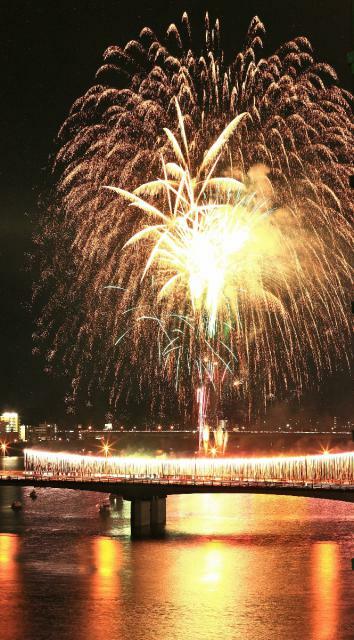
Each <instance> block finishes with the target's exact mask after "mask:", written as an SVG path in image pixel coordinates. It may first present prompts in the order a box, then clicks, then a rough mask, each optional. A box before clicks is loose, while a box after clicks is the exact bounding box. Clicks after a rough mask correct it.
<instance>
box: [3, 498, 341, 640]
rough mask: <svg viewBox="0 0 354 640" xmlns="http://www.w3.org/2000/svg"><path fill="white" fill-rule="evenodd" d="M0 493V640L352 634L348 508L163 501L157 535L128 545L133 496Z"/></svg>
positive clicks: (290, 639) (237, 639)
mask: <svg viewBox="0 0 354 640" xmlns="http://www.w3.org/2000/svg"><path fill="white" fill-rule="evenodd" d="M18 491H19V489H14V488H7V489H3V490H1V492H0V612H1V619H0V637H1V640H42V639H43V640H57V639H58V638H65V640H106V639H114V640H115V639H116V638H117V640H118V639H119V640H161V639H163V640H210V639H213V640H259V639H264V640H268V639H269V640H284V639H285V638H286V639H287V640H299V639H302V638H304V639H307V638H309V639H311V640H349V639H350V640H352V638H353V637H354V622H353V616H352V612H351V610H352V604H353V595H354V574H353V572H352V571H351V555H354V554H353V548H352V533H353V521H354V513H353V506H352V505H350V504H346V503H340V502H338V503H337V502H330V501H325V500H323V501H319V500H313V499H306V498H291V497H282V496H257V495H219V496H218V495H200V496H198V495H191V496H175V497H170V498H168V514H167V534H166V537H165V539H163V540H140V541H134V542H132V541H131V540H130V535H129V531H130V529H129V504H128V503H123V504H120V503H119V501H118V503H117V509H116V510H115V511H113V512H112V515H111V517H109V518H101V517H100V516H99V515H98V511H97V503H99V502H101V501H102V500H103V499H104V496H102V495H100V494H92V493H91V494H90V493H83V492H73V491H65V490H54V489H53V490H39V491H38V499H37V500H36V501H34V502H32V501H31V500H30V498H29V491H30V489H24V490H23V493H22V500H23V502H24V510H23V513H13V512H12V511H11V509H10V504H11V502H12V500H13V499H14V497H18V493H16V492H18Z"/></svg>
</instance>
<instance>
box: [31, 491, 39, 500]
mask: <svg viewBox="0 0 354 640" xmlns="http://www.w3.org/2000/svg"><path fill="white" fill-rule="evenodd" d="M29 495H30V498H31V499H32V500H36V499H37V498H38V496H37V493H36V491H35V490H34V489H32V491H31V493H30V494H29Z"/></svg>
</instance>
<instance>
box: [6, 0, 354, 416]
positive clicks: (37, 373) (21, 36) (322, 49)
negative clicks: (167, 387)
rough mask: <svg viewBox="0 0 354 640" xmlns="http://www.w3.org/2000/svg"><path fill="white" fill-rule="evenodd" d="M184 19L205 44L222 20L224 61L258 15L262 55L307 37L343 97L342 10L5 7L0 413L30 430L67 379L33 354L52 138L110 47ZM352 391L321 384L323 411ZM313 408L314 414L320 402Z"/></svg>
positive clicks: (242, 1) (56, 402) (297, 0)
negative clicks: (41, 213) (206, 22)
mask: <svg viewBox="0 0 354 640" xmlns="http://www.w3.org/2000/svg"><path fill="white" fill-rule="evenodd" d="M184 10H187V11H188V13H189V15H190V18H191V23H192V30H193V33H194V41H195V42H198V38H202V36H203V17H204V14H205V10H209V12H210V15H211V17H212V18H216V17H219V18H220V19H221V27H222V42H223V47H224V50H225V53H226V55H227V56H231V54H232V53H233V52H237V51H238V50H239V49H240V47H241V46H242V44H243V40H244V37H245V33H246V31H247V27H248V25H249V22H250V20H251V19H252V17H253V16H254V15H255V14H258V16H259V17H260V19H261V20H262V21H263V22H264V24H265V27H266V30H267V35H266V37H265V39H264V42H265V51H264V53H265V55H269V54H270V53H271V52H273V51H274V49H276V48H277V47H278V46H279V45H281V44H282V43H283V42H284V41H286V40H289V39H292V38H293V37H296V36H299V35H304V36H307V37H308V38H309V40H310V41H311V43H312V45H313V47H314V51H315V56H316V58H317V59H318V60H321V61H326V62H328V63H329V64H331V65H332V66H333V67H334V68H335V70H336V71H337V74H338V76H339V83H340V85H341V86H342V87H344V88H346V89H349V90H351V89H352V86H351V83H352V76H351V72H350V67H349V65H348V63H347V54H348V52H349V51H350V50H351V49H353V45H352V42H351V24H352V20H351V1H350V0H340V1H338V0H263V1H262V0H258V1H257V0H238V1H237V2H236V1H234V2H231V1H230V0H224V1H222V2H215V1H213V0H210V1H209V2H207V0H205V1H204V2H200V1H190V2H189V3H184V2H180V1H177V0H165V1H163V2H161V1H153V0H150V1H147V0H145V2H127V1H125V2H121V0H116V1H114V2H113V1H111V0H91V1H90V0H81V1H75V0H72V1H69V2H68V1H65V0H61V1H60V2H54V1H53V0H52V1H50V0H49V1H48V0H2V2H1V8H0V17H1V24H2V28H3V33H2V36H1V39H0V47H1V61H2V64H1V96H2V99H1V110H2V122H1V125H2V126H1V129H2V137H1V139H2V148H1V165H0V166H1V173H0V176H1V183H2V186H1V217H0V230H1V231H0V269H1V284H0V286H1V313H0V340H1V350H0V354H1V374H0V410H2V409H5V408H10V409H11V408H13V409H18V410H19V411H20V413H21V415H22V419H23V421H25V422H27V423H28V422H34V421H38V420H42V419H45V418H47V419H51V420H53V419H57V420H62V419H64V417H65V405H64V401H63V396H64V390H65V381H64V380H59V381H58V380H52V379H50V378H48V376H46V375H45V374H44V373H43V372H42V369H43V362H42V361H41V360H40V359H39V358H35V357H33V356H32V353H31V352H32V346H33V345H32V333H33V320H34V318H33V315H34V314H33V312H32V311H31V287H32V281H33V277H34V276H35V274H34V273H33V272H32V271H31V269H30V267H29V265H30V261H29V260H28V255H29V254H31V252H32V251H33V246H32V240H31V237H32V234H33V232H34V231H35V228H36V219H37V216H38V207H37V201H38V197H39V195H40V193H41V191H43V190H44V189H45V185H46V181H47V171H48V169H47V167H48V158H49V156H50V154H51V153H52V151H53V148H54V145H53V140H54V138H55V135H56V132H57V130H58V128H59V126H60V124H61V123H62V122H63V120H64V119H65V118H66V116H67V113H68V110H69V108H70V106H71V104H72V103H73V101H74V100H75V99H76V98H77V97H78V96H80V95H82V93H83V92H85V91H86V90H87V89H88V88H89V87H90V86H91V84H92V83H93V81H94V74H95V71H96V69H97V67H98V66H99V64H100V60H101V55H102V53H103V51H104V50H105V49H106V47H107V46H108V45H111V44H120V45H122V46H124V44H125V43H126V42H127V41H128V40H130V39H131V38H133V37H136V36H137V35H138V33H139V31H140V29H141V28H142V27H143V26H145V25H149V26H151V27H152V28H153V29H154V30H156V32H157V33H158V34H162V33H163V32H164V30H165V29H166V28H167V26H168V25H169V23H170V22H172V21H176V22H179V20H180V17H181V15H182V13H183V11H184ZM349 390H350V382H349V379H348V376H341V377H340V378H338V377H337V378H336V379H333V380H331V381H329V383H328V386H327V388H326V393H325V395H326V398H327V404H326V406H325V407H324V408H323V410H324V411H328V412H335V413H338V412H339V413H340V412H342V413H346V412H349V411H350V406H349V403H348V396H349ZM310 400H311V402H313V406H316V405H317V406H318V405H320V404H321V402H322V400H321V398H320V397H316V396H313V397H312V398H311V399H310ZM105 411H106V407H105V406H104V405H103V404H102V406H100V407H96V415H101V416H103V415H104V413H105ZM83 418H84V419H87V416H83ZM77 419H78V420H79V419H80V413H79V414H78V416H77ZM79 421H80V420H79Z"/></svg>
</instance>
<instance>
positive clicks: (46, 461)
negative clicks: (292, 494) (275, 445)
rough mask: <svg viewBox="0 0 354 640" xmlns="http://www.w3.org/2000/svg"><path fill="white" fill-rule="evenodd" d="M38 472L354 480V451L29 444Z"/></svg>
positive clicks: (28, 461) (29, 464)
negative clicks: (179, 452)
mask: <svg viewBox="0 0 354 640" xmlns="http://www.w3.org/2000/svg"><path fill="white" fill-rule="evenodd" d="M24 455H25V470H26V472H29V473H33V474H39V475H42V474H50V475H54V476H57V475H63V476H73V475H74V476H75V475H77V476H85V477H86V476H92V477H95V476H102V475H104V476H111V477H117V478H122V477H123V478H124V477H129V478H137V479H138V478H151V479H157V480H158V479H161V480H162V479H165V478H174V479H182V478H184V479H186V480H187V481H188V480H196V479H215V480H230V481H244V480H256V481H267V480H271V481H273V480H276V481H289V482H291V481H301V482H335V483H341V484H352V483H353V482H354V451H350V452H345V453H324V454H319V455H307V456H306V455H304V456H278V457H269V458H164V457H155V458H154V457H136V456H127V457H119V456H108V455H106V456H85V455H78V454H72V453H62V452H50V451H44V450H38V449H26V450H25V452H24Z"/></svg>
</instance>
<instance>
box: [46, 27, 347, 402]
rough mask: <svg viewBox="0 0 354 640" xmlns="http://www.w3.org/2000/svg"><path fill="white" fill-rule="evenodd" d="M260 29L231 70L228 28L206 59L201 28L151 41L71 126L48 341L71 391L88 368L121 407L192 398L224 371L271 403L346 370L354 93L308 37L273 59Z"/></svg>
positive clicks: (127, 57) (106, 70)
mask: <svg viewBox="0 0 354 640" xmlns="http://www.w3.org/2000/svg"><path fill="white" fill-rule="evenodd" d="M262 32H263V27H262V25H261V23H260V22H259V21H258V20H257V19H254V20H253V21H252V23H251V26H250V29H249V33H248V37H247V42H246V46H245V49H244V51H243V52H242V53H239V54H238V55H237V57H236V59H235V61H234V62H233V63H232V64H231V65H230V66H226V64H225V62H224V57H223V54H222V52H221V50H220V44H219V29H218V25H216V27H215V29H210V28H209V25H208V24H207V31H206V33H207V38H206V51H205V52H204V55H203V56H202V57H200V56H199V55H198V56H194V54H193V53H192V52H191V45H190V41H189V37H190V36H189V25H188V20H187V17H186V16H183V27H182V30H181V33H179V32H178V31H177V29H176V27H174V26H172V27H170V28H169V30H168V43H167V45H166V46H164V45H162V44H161V43H160V42H159V41H158V40H157V39H156V37H155V36H154V34H153V33H152V32H151V31H150V30H149V29H144V30H143V32H142V33H141V36H140V38H139V40H138V41H137V42H130V43H128V45H127V46H126V47H125V49H124V51H123V50H121V49H119V48H118V47H110V48H109V49H108V50H107V51H106V53H105V54H104V65H103V66H102V67H101V68H100V69H99V71H98V73H97V79H98V84H97V85H95V87H92V88H91V89H90V90H89V91H88V92H87V93H86V94H85V96H83V97H82V98H80V99H79V100H78V101H77V102H76V103H75V104H74V106H73V108H72V111H71V114H70V116H69V118H68V120H67V121H66V122H65V123H64V125H63V127H62V130H61V132H60V134H59V142H60V145H61V149H60V151H59V152H58V154H57V158H56V164H55V171H56V172H57V174H58V176H59V180H58V186H57V192H56V202H55V207H54V209H53V207H52V210H51V211H50V213H49V215H48V216H47V218H46V219H45V220H44V223H43V227H42V228H43V234H42V242H44V245H45V251H43V255H44V259H46V258H45V254H47V253H48V243H50V244H52V243H54V244H55V245H56V247H57V248H58V251H57V253H56V257H55V260H54V267H52V265H50V266H49V265H48V264H45V268H44V269H43V275H44V287H46V286H47V285H48V286H49V285H51V284H52V281H53V278H55V279H56V288H55V292H54V294H53V295H52V298H51V300H50V303H49V305H48V306H47V307H46V309H45V311H44V314H43V317H42V320H41V323H40V327H39V338H42V339H44V340H45V341H46V344H47V343H48V341H49V343H50V352H49V354H48V355H49V359H50V361H51V362H52V361H53V362H55V360H56V359H57V360H58V361H60V360H61V359H63V360H64V364H65V367H67V368H68V369H72V368H74V371H75V373H74V378H73V383H74V392H77V390H78V388H79V384H80V381H82V380H83V381H84V382H85V381H86V382H87V380H85V375H86V372H87V371H88V370H90V373H91V374H93V376H92V379H95V381H96V382H97V383H98V384H100V385H102V386H105V385H110V388H111V389H112V393H111V399H112V400H113V401H114V400H116V399H118V398H119V397H120V396H121V395H122V393H123V392H125V391H126V392H129V389H131V388H134V389H140V390H141V393H142V394H143V393H144V392H146V388H147V387H148V386H149V387H151V390H152V395H153V397H154V399H155V400H156V401H157V400H158V401H160V400H161V399H162V401H164V392H166V389H168V394H166V393H165V397H166V395H168V396H169V398H171V385H170V384H166V382H170V381H171V380H173V381H174V385H173V387H174V388H175V392H176V397H178V399H179V400H180V401H181V403H183V402H184V401H185V398H186V396H187V397H188V395H189V391H190V389H191V386H192V385H193V386H194V385H195V383H196V382H197V381H202V382H203V381H204V380H205V370H206V369H207V367H208V366H210V365H209V363H210V362H213V361H214V360H216V362H218V363H219V364H220V369H221V368H222V370H223V372H226V373H225V379H224V381H223V382H224V384H223V388H224V389H225V393H226V392H228V393H230V394H234V395H237V394H239V393H241V392H242V393H249V392H251V391H253V390H255V392H256V393H257V394H261V395H262V396H263V397H264V398H266V397H267V396H269V395H272V394H274V393H275V391H276V390H279V391H280V390H284V389H289V388H290V387H295V388H296V390H297V392H298V393H301V389H302V387H303V385H304V384H307V383H308V381H309V378H310V377H311V376H312V375H313V377H314V378H315V379H317V380H318V379H319V378H320V377H321V375H322V372H323V371H325V370H327V371H328V370H332V368H333V367H334V366H335V365H336V364H337V363H339V362H340V361H343V354H344V353H345V346H346V342H347V339H348V335H349V327H348V319H347V317H346V313H345V309H346V304H347V289H348V286H347V285H348V281H349V275H350V274H349V267H348V255H347V254H348V247H349V241H350V218H349V216H350V211H351V210H350V190H349V183H348V176H349V174H350V173H351V163H352V158H351V149H352V148H353V136H352V129H351V124H350V117H351V116H350V107H349V104H348V103H349V101H350V96H349V95H348V94H347V93H346V92H345V91H342V90H340V89H339V88H338V87H336V86H335V80H336V78H335V74H334V72H333V70H332V69H331V68H330V67H328V66H327V65H324V64H318V63H315V62H314V61H313V58H312V55H311V47H310V45H309V43H308V41H307V40H306V39H305V38H296V39H295V40H294V41H293V42H290V43H287V44H286V45H284V46H283V47H281V49H280V50H279V51H278V52H277V53H276V55H273V56H271V57H270V58H268V59H258V50H259V48H260V46H261V40H260V37H261V35H262ZM257 60H258V61H257ZM176 99H177V100H178V102H177V100H176ZM181 113H183V116H182V115H181ZM242 114H246V115H244V116H243V115H242ZM164 128H165V132H164V131H163V129H164ZM216 140H219V142H217V143H216V144H215V141H216ZM266 167H267V168H266ZM104 185H105V186H113V187H116V188H118V193H119V197H118V198H117V197H115V196H113V194H112V193H110V192H109V191H108V190H106V189H102V188H101V187H102V186H104ZM128 194H130V195H128ZM138 198H139V200H138ZM129 200H130V202H129ZM130 205H134V206H130ZM147 217H149V223H147ZM127 243H128V246H126V247H125V248H124V249H123V247H124V245H126V244H127ZM73 344H74V345H75V346H74V348H73ZM67 345H69V346H70V348H69V349H68V348H67ZM50 366H51V365H50ZM213 366H214V365H213ZM127 371H128V372H129V373H128V374H127ZM222 376H224V373H219V377H220V378H221V377H222ZM239 381H241V382H242V384H236V382H239ZM134 383H135V384H134Z"/></svg>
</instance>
